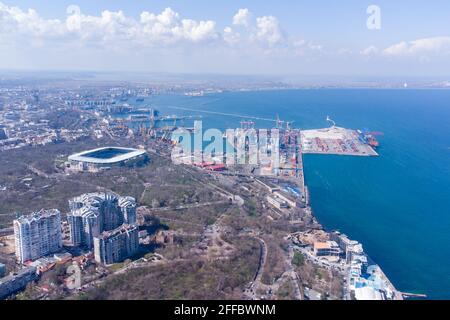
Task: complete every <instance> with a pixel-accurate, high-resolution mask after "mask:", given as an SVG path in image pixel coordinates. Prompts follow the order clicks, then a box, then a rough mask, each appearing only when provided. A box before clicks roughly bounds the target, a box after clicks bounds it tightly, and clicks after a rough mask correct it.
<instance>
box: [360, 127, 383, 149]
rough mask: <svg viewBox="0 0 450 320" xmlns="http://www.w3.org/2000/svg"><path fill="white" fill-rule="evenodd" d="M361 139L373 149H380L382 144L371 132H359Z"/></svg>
mask: <svg viewBox="0 0 450 320" xmlns="http://www.w3.org/2000/svg"><path fill="white" fill-rule="evenodd" d="M358 134H359V138H360V140H361V141H362V142H364V143H366V144H368V145H369V146H371V147H372V148H378V147H379V146H380V143H379V142H378V140H377V139H376V138H375V134H374V133H371V132H362V131H361V130H358Z"/></svg>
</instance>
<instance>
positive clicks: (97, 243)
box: [94, 224, 139, 264]
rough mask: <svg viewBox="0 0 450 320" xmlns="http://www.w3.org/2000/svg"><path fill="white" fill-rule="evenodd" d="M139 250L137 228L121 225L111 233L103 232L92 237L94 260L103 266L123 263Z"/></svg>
mask: <svg viewBox="0 0 450 320" xmlns="http://www.w3.org/2000/svg"><path fill="white" fill-rule="evenodd" d="M138 248H139V229H138V227H137V226H132V225H128V224H123V225H122V226H120V227H119V228H117V229H114V230H112V231H104V232H103V233H102V234H100V235H99V236H96V237H94V256H95V260H96V261H97V262H99V263H103V264H112V263H116V262H120V261H123V260H124V259H126V258H127V257H130V256H132V255H133V254H135V253H136V252H137V250H138Z"/></svg>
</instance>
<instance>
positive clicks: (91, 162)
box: [69, 147, 149, 172]
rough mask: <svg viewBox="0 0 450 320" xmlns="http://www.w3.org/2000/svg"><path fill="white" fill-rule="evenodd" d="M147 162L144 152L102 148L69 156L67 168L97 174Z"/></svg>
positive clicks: (120, 148)
mask: <svg viewBox="0 0 450 320" xmlns="http://www.w3.org/2000/svg"><path fill="white" fill-rule="evenodd" d="M148 160H149V156H148V154H147V152H146V151H145V150H139V149H133V148H122V147H103V148H97V149H93V150H87V151H83V152H80V153H76V154H73V155H71V156H69V168H70V170H72V171H87V172H98V171H101V170H107V169H111V168H112V167H133V166H140V165H143V164H145V163H146V162H148Z"/></svg>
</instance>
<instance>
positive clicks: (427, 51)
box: [0, 0, 450, 76]
mask: <svg viewBox="0 0 450 320" xmlns="http://www.w3.org/2000/svg"><path fill="white" fill-rule="evenodd" d="M446 12H450V4H448V3H446V2H444V1H437V2H435V3H433V6H430V5H426V4H423V3H420V2H419V1H412V2H406V1H398V2H396V3H391V2H388V1H376V2H373V1H349V2H346V3H345V4H341V3H340V4H336V3H326V4H325V5H324V3H320V4H311V3H307V2H304V1H301V2H298V3H295V4H292V3H288V2H287V1H282V2H281V3H279V2H277V4H275V3H271V4H268V3H264V4H261V3H258V2H256V1H246V2H239V3H238V2H236V1H230V2H227V3H219V4H217V5H215V6H214V7H212V6H208V4H207V2H205V1H195V2H194V3H192V4H191V3H190V4H189V5H188V4H186V3H183V2H181V1H164V2H162V1H152V2H151V3H143V2H136V1H131V2H127V3H124V2H118V1H108V2H106V1H97V2H95V3H91V2H88V1H77V2H71V1H60V2H58V4H57V5H54V4H51V5H50V3H48V2H47V1H40V2H39V3H36V2H32V1H8V0H6V1H5V0H2V1H0V35H1V41H0V48H1V49H2V50H1V52H0V69H6V70H55V71H60V70H70V71H87V70H93V71H142V72H181V73H183V72H185V73H225V74H274V75H280V74H287V75H329V74H332V75H343V76H352V75H359V76H364V75H370V76H393V75H397V76H398V75H405V76H444V75H445V68H442V65H445V64H448V63H449V62H450V35H448V34H447V33H446V31H445V30H448V27H449V26H450V25H449V24H450V23H449V21H448V19H447V17H446ZM421 21H427V24H426V25H424V24H423V23H421ZM368 24H369V25H368ZM370 24H371V25H370ZM105 52H107V53H108V54H105ZM411 65H413V66H414V68H411Z"/></svg>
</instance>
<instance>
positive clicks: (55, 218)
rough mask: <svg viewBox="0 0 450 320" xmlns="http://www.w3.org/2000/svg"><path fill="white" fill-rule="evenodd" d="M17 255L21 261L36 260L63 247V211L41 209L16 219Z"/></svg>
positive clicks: (15, 238)
mask: <svg viewBox="0 0 450 320" xmlns="http://www.w3.org/2000/svg"><path fill="white" fill-rule="evenodd" d="M14 240H15V249H16V257H17V259H18V260H19V261H20V262H21V263H24V262H25V261H29V260H35V259H38V258H40V257H42V256H45V255H48V254H50V253H55V252H57V251H59V250H60V249H61V248H62V237H61V213H60V212H59V210H56V209H52V210H41V211H39V212H34V213H32V214H30V215H24V216H21V217H20V218H18V219H16V220H14Z"/></svg>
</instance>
